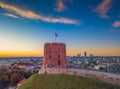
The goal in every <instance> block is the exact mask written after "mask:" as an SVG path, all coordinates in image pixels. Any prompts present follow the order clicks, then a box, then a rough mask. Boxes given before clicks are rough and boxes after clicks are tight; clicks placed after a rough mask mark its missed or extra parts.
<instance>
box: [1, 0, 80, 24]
mask: <svg viewBox="0 0 120 89" xmlns="http://www.w3.org/2000/svg"><path fill="white" fill-rule="evenodd" d="M0 7H1V8H3V9H5V10H7V11H10V12H12V13H14V14H17V15H19V16H21V17H24V18H27V19H32V20H42V21H45V22H51V23H64V24H78V23H79V22H78V21H77V20H72V19H68V18H63V17H60V18H54V17H51V16H43V15H40V14H36V13H34V12H33V11H30V10H24V9H21V8H19V7H16V6H13V5H9V4H6V3H3V2H0Z"/></svg>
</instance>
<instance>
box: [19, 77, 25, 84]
mask: <svg viewBox="0 0 120 89" xmlns="http://www.w3.org/2000/svg"><path fill="white" fill-rule="evenodd" d="M26 80H27V79H26V78H24V79H22V80H21V81H20V82H19V83H18V84H21V85H22V84H23V83H25V82H26Z"/></svg>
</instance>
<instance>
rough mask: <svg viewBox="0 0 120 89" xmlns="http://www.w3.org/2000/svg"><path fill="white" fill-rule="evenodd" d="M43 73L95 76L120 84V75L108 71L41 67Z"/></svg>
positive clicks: (94, 77)
mask: <svg viewBox="0 0 120 89" xmlns="http://www.w3.org/2000/svg"><path fill="white" fill-rule="evenodd" d="M41 73H48V74H60V73H63V74H72V75H76V76H83V77H88V78H93V79H97V80H101V81H104V82H107V83H112V84H116V85H120V75H117V74H112V73H106V72H98V71H92V70H84V69H75V68H68V69H64V68H46V69H44V68H43V69H41V70H40V71H39V74H41Z"/></svg>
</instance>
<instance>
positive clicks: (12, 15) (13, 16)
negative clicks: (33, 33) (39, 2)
mask: <svg viewBox="0 0 120 89" xmlns="http://www.w3.org/2000/svg"><path fill="white" fill-rule="evenodd" d="M3 15H5V16H9V17H12V18H20V17H18V16H16V15H14V14H10V13H5V14H3Z"/></svg>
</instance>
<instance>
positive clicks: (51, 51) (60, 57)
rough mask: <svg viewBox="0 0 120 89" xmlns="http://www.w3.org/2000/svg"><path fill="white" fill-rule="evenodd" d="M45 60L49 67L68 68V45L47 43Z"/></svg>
mask: <svg viewBox="0 0 120 89" xmlns="http://www.w3.org/2000/svg"><path fill="white" fill-rule="evenodd" d="M44 58H45V60H46V63H47V65H49V66H52V67H61V68H67V63H66V45H65V44H64V43H46V44H45V45H44Z"/></svg>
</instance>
